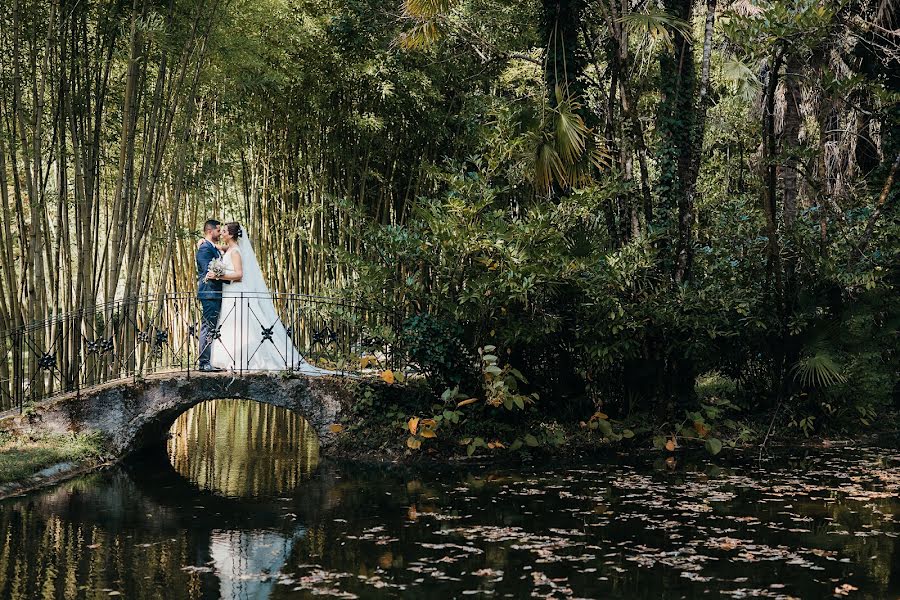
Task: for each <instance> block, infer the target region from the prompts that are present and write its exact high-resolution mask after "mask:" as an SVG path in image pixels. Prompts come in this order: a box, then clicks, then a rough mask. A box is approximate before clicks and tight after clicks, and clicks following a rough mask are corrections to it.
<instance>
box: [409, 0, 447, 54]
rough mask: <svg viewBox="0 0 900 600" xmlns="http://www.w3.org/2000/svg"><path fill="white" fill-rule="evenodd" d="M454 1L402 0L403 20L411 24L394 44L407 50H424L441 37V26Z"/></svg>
mask: <svg viewBox="0 0 900 600" xmlns="http://www.w3.org/2000/svg"><path fill="white" fill-rule="evenodd" d="M454 4H455V1H454V0H404V2H403V14H402V16H403V19H404V20H406V21H409V22H411V23H412V25H411V26H410V27H408V28H406V29H405V30H404V31H403V32H402V33H400V35H398V36H397V39H396V41H395V43H396V44H397V45H398V46H400V47H401V48H405V49H407V50H425V49H427V48H429V47H430V46H432V45H433V44H434V43H435V42H436V41H437V40H438V39H440V37H441V24H442V23H443V21H444V20H445V19H446V17H447V14H448V13H449V12H450V10H451V8H452V7H453V5H454Z"/></svg>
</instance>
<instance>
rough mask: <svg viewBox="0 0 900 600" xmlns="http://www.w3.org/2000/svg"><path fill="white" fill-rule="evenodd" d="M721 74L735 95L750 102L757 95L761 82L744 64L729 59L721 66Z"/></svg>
mask: <svg viewBox="0 0 900 600" xmlns="http://www.w3.org/2000/svg"><path fill="white" fill-rule="evenodd" d="M722 74H723V75H724V76H725V79H727V80H728V81H729V82H731V83H732V84H733V85H734V87H735V92H736V93H737V95H738V96H739V97H741V98H743V99H744V101H746V102H750V101H751V100H753V99H754V98H756V97H757V96H758V95H759V91H760V89H761V88H762V82H761V81H760V80H759V78H758V77H757V76H756V74H755V73H754V72H753V71H752V70H751V69H750V67H748V66H747V65H746V64H745V63H743V62H741V61H740V60H737V59H731V60H728V61H726V62H725V64H724V65H722Z"/></svg>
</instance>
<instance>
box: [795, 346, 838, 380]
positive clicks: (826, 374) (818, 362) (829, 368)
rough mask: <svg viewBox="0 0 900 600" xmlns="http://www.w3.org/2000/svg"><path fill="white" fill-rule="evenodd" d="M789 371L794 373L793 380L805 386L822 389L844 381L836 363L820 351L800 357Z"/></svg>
mask: <svg viewBox="0 0 900 600" xmlns="http://www.w3.org/2000/svg"><path fill="white" fill-rule="evenodd" d="M791 371H792V372H793V373H794V380H795V381H799V382H800V384H801V385H802V386H803V387H806V388H816V389H822V388H826V387H830V386H832V385H834V384H836V383H843V382H845V381H846V378H845V377H844V376H843V375H842V374H841V372H840V367H839V366H838V365H837V363H835V362H834V360H833V359H832V358H831V356H829V355H828V354H826V353H825V352H821V351H820V352H817V353H816V354H813V355H810V356H806V357H804V358H801V359H800V360H798V361H797V363H796V364H795V365H794V366H793V368H792V369H791Z"/></svg>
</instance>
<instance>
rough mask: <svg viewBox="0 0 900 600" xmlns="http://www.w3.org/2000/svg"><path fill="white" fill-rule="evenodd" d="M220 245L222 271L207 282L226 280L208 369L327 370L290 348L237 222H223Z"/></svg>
mask: <svg viewBox="0 0 900 600" xmlns="http://www.w3.org/2000/svg"><path fill="white" fill-rule="evenodd" d="M219 238H220V240H221V241H224V242H225V255H224V256H223V257H222V263H223V264H224V265H225V272H224V274H222V275H219V276H218V277H216V276H215V275H213V274H211V273H210V274H207V276H206V277H207V279H219V280H223V281H229V282H230V285H229V286H228V287H227V288H226V289H227V291H223V292H222V309H221V312H220V313H219V322H218V324H217V326H216V330H217V331H218V333H219V337H218V339H215V340H214V341H213V344H212V355H211V358H210V364H211V365H212V366H213V367H218V368H220V369H229V370H235V371H238V370H242V371H286V370H294V371H300V372H301V373H307V374H317V375H322V374H328V373H331V371H327V370H325V369H320V368H318V367H314V366H312V365H310V364H309V363H308V362H306V361H305V360H304V359H303V356H301V355H300V352H299V351H298V350H297V348H296V347H295V346H294V343H293V342H292V341H291V339H290V336H288V333H287V330H286V329H285V327H284V324H283V323H282V322H281V318H280V317H279V316H278V313H277V311H276V310H275V303H274V302H273V301H272V294H271V293H270V292H269V288H268V287H267V286H266V282H265V281H264V280H263V275H262V271H261V270H260V268H259V263H258V262H257V260H256V253H254V252H253V246H252V245H251V244H250V240H249V239H248V237H247V236H246V235H245V231H244V230H243V228H242V227H241V225H240V224H239V223H228V224H227V225H224V226H223V227H222V229H221V230H220V232H219Z"/></svg>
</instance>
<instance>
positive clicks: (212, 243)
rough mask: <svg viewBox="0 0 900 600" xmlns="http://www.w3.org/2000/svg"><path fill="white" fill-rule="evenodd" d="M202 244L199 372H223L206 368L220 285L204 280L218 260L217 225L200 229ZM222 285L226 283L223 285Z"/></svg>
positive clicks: (199, 262) (199, 260)
mask: <svg viewBox="0 0 900 600" xmlns="http://www.w3.org/2000/svg"><path fill="white" fill-rule="evenodd" d="M203 238H204V239H203V240H202V241H201V242H200V244H199V245H198V246H197V298H198V299H199V300H200V306H201V307H202V308H203V318H202V319H201V321H200V370H201V371H206V372H214V371H224V369H219V368H216V367H214V366H212V365H210V364H209V359H210V355H211V354H212V343H213V339H214V337H213V332H214V330H215V328H216V326H217V325H218V323H219V312H221V310H222V283H223V282H222V281H221V280H216V279H210V280H207V279H206V274H207V272H208V271H209V263H210V261H212V260H215V259H217V258H220V257H221V254H220V253H219V249H218V248H216V242H218V241H219V222H218V221H216V220H215V219H210V220H209V221H207V222H206V223H205V224H204V225H203ZM224 283H228V282H227V281H226V282H224Z"/></svg>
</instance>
